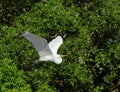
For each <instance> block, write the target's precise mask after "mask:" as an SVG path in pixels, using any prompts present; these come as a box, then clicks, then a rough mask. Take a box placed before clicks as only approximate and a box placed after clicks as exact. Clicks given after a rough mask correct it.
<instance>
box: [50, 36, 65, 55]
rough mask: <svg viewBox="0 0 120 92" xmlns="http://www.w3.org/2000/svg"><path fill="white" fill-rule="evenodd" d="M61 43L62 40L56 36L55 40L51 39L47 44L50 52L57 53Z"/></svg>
mask: <svg viewBox="0 0 120 92" xmlns="http://www.w3.org/2000/svg"><path fill="white" fill-rule="evenodd" d="M62 43H63V39H62V37H61V36H57V37H56V38H55V39H53V40H52V41H51V42H50V43H49V44H48V46H49V48H50V50H51V51H52V53H53V54H56V53H57V50H58V48H59V47H60V45H61V44H62Z"/></svg>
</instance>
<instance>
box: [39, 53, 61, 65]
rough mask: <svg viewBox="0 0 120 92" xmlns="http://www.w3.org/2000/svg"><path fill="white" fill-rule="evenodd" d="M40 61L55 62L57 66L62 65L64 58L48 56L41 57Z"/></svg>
mask: <svg viewBox="0 0 120 92" xmlns="http://www.w3.org/2000/svg"><path fill="white" fill-rule="evenodd" d="M39 61H53V62H54V63H56V64H60V63H61V62H62V58H61V57H60V55H57V54H56V55H47V56H44V57H40V58H39Z"/></svg>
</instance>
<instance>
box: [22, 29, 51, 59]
mask: <svg viewBox="0 0 120 92" xmlns="http://www.w3.org/2000/svg"><path fill="white" fill-rule="evenodd" d="M23 36H24V37H25V38H26V39H27V40H28V41H30V42H32V44H33V46H34V47H35V49H36V51H37V52H38V53H39V55H40V57H44V56H46V55H51V54H52V52H51V50H50V48H49V46H48V42H47V40H46V39H44V38H42V37H39V36H37V35H35V34H33V33H30V32H28V31H26V32H25V33H24V34H23Z"/></svg>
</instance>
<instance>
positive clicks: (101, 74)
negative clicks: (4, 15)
mask: <svg viewBox="0 0 120 92" xmlns="http://www.w3.org/2000/svg"><path fill="white" fill-rule="evenodd" d="M80 1H81V2H80V3H79V1H78V0H75V1H73V0H70V1H68V2H67V0H62V1H59V0H49V1H46V2H37V3H36V4H35V5H33V7H32V8H31V10H30V11H28V12H26V13H25V14H20V16H19V17H16V20H15V22H14V23H13V25H12V26H10V27H8V26H2V30H1V32H0V36H1V40H0V49H1V51H0V59H1V61H2V62H3V61H6V67H7V68H6V70H5V72H9V71H13V72H14V71H15V73H16V72H17V73H16V74H15V73H12V74H9V73H8V75H9V76H10V77H7V76H5V78H6V81H3V80H4V77H2V76H1V78H0V80H1V81H3V82H1V83H2V84H1V85H3V86H4V87H5V88H4V87H3V86H1V90H3V88H4V90H9V88H11V89H10V91H11V90H12V91H14V90H15V91H18V90H20V91H22V89H24V90H26V91H28V92H29V91H31V90H32V91H34V92H43V91H46V92H67V91H70V92H72V91H75V92H101V91H108V92H112V91H116V92H117V91H118V92H119V90H120V76H119V75H120V27H119V25H120V23H119V21H120V17H119V13H120V9H119V4H120V1H117V0H109V1H107V0H94V1H93V0H88V1H86V2H84V1H83V0H80ZM77 2H78V3H77ZM111 11H113V12H111ZM24 30H28V31H30V32H32V33H35V34H37V35H39V36H41V37H44V38H46V39H47V40H48V41H50V40H52V39H53V38H54V37H55V36H56V35H61V36H62V37H63V39H64V43H63V44H62V45H61V47H60V49H59V51H58V52H59V53H60V54H67V55H68V57H65V58H63V62H62V63H61V64H60V65H56V64H54V63H51V62H43V64H41V65H37V66H33V67H31V68H29V66H31V65H32V64H34V63H35V62H34V61H35V60H36V59H38V58H39V56H38V54H37V52H36V51H35V49H34V47H33V45H32V44H31V43H30V42H28V41H27V40H26V39H24V38H23V37H22V34H23V33H24ZM9 62H12V63H9ZM1 65H2V64H1ZM8 68H10V69H11V68H12V69H11V70H10V69H8ZM13 68H14V69H13ZM17 68H18V69H17ZM3 70H4V67H1V68H0V71H2V75H5V74H6V73H5V72H4V71H3ZM21 70H22V73H21ZM23 72H24V73H23ZM17 75H18V76H19V77H16V76H17ZM12 76H13V77H14V79H16V80H17V78H20V80H21V81H16V80H14V82H15V83H14V84H13V82H12V81H10V82H8V81H9V78H10V80H11V78H12ZM7 83H8V84H9V85H10V87H9V86H7ZM19 85H20V86H19ZM26 85H27V86H26ZM29 85H30V86H29ZM21 88H22V89H21Z"/></svg>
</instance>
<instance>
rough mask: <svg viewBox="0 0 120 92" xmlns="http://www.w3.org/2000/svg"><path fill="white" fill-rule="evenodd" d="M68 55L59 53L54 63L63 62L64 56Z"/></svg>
mask: <svg viewBox="0 0 120 92" xmlns="http://www.w3.org/2000/svg"><path fill="white" fill-rule="evenodd" d="M66 56H67V55H57V56H56V58H55V60H54V63H56V64H60V63H61V62H62V57H66Z"/></svg>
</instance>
